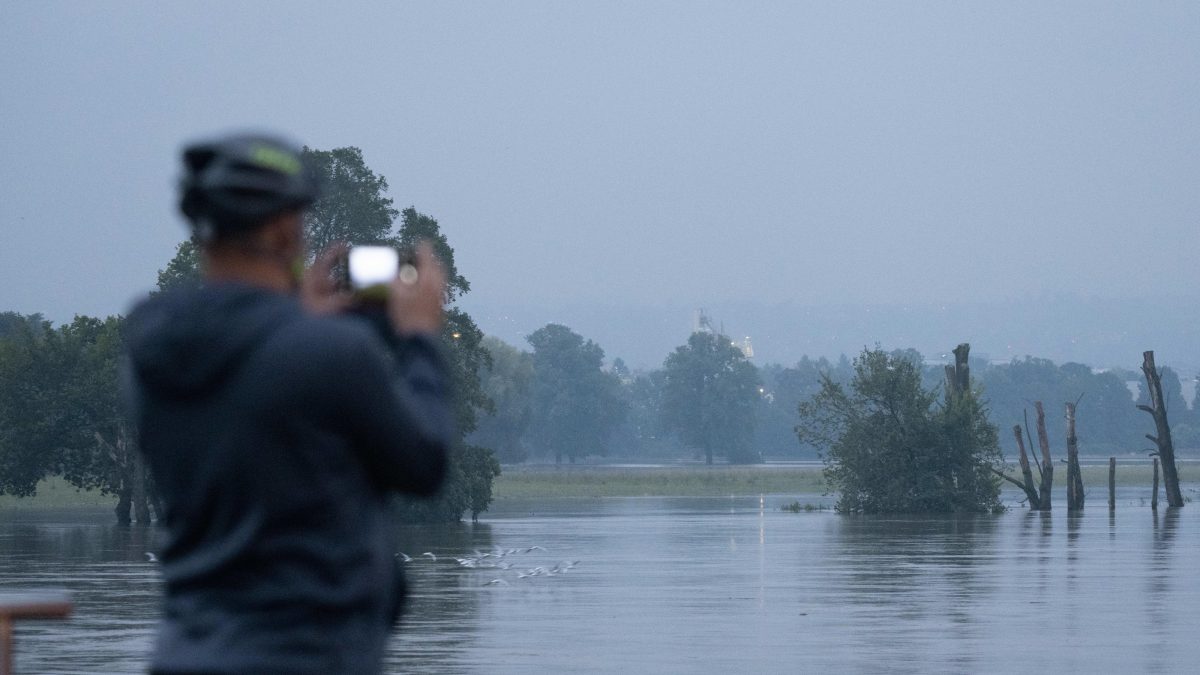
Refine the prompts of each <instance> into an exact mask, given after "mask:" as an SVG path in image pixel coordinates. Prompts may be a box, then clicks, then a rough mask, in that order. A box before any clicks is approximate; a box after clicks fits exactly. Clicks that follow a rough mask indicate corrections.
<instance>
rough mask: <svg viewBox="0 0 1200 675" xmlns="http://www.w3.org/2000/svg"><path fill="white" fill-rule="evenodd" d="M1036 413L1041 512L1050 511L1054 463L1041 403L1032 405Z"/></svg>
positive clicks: (1044, 413) (1037, 402)
mask: <svg viewBox="0 0 1200 675" xmlns="http://www.w3.org/2000/svg"><path fill="white" fill-rule="evenodd" d="M1033 407H1034V409H1035V410H1036V411H1037V432H1038V446H1039V447H1040V448H1041V450H1042V489H1041V497H1042V499H1041V503H1042V510H1043V511H1049V510H1050V490H1051V489H1052V488H1053V487H1054V462H1053V461H1051V460H1050V435H1049V434H1047V433H1046V411H1045V410H1044V409H1043V408H1042V402H1041V401H1035V402H1034V404H1033Z"/></svg>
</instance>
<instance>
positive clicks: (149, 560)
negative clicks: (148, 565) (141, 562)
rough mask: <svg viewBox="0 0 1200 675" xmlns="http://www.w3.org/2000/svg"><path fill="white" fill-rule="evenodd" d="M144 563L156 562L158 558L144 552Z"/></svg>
mask: <svg viewBox="0 0 1200 675" xmlns="http://www.w3.org/2000/svg"><path fill="white" fill-rule="evenodd" d="M146 562H158V556H156V555H154V554H153V553H151V552H149V551H146Z"/></svg>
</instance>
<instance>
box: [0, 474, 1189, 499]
mask: <svg viewBox="0 0 1200 675" xmlns="http://www.w3.org/2000/svg"><path fill="white" fill-rule="evenodd" d="M1013 475H1014V476H1019V474H1018V473H1016V472H1014V473H1013ZM1066 475H1067V471H1066V465H1059V466H1057V467H1055V471H1054V483H1055V485H1054V488H1055V491H1056V493H1057V492H1058V491H1061V490H1065V489H1066V488H1065V487H1064V486H1065V485H1066V483H1065V482H1064V481H1065V480H1066ZM1179 477H1180V481H1181V482H1182V483H1184V484H1188V485H1193V486H1194V485H1196V484H1200V463H1193V462H1187V463H1183V464H1180V465H1179ZM1035 478H1036V474H1035ZM1151 480H1152V478H1151V468H1150V466H1149V465H1148V464H1147V465H1141V464H1139V465H1119V466H1118V467H1117V484H1118V485H1120V486H1122V487H1130V486H1144V487H1146V488H1149V487H1150V484H1151ZM1083 482H1084V485H1085V486H1087V487H1088V489H1089V494H1091V495H1093V496H1094V495H1097V494H1102V491H1103V490H1104V489H1106V486H1107V485H1108V467H1107V466H1084V467H1083ZM1097 490H1099V491H1101V492H1097ZM823 492H825V481H824V478H823V477H822V475H821V470H820V468H818V467H812V466H720V465H718V466H711V467H709V466H671V467H607V466H563V467H554V466H506V467H504V473H502V474H501V475H500V477H499V478H497V479H496V483H495V487H494V494H495V496H496V499H520V498H525V499H528V498H554V497H713V496H718V497H723V496H727V495H758V494H820V493H823ZM115 505H116V498H115V497H113V496H112V495H108V496H105V495H101V494H100V493H99V492H97V491H79V490H76V489H75V488H74V487H72V486H71V485H70V484H69V483H67V482H66V481H64V480H63V479H61V478H57V477H56V478H47V479H45V480H43V481H42V482H41V483H39V484H38V493H37V496H35V497H28V498H18V497H11V496H6V495H3V496H0V511H5V510H13V509H53V508H113V507H114V506H115Z"/></svg>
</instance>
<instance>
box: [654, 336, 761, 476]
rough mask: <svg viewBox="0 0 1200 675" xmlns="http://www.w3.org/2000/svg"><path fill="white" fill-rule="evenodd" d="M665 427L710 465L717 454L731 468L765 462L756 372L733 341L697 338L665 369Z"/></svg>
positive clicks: (669, 359) (670, 358) (680, 349)
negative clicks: (757, 427) (759, 444)
mask: <svg viewBox="0 0 1200 675" xmlns="http://www.w3.org/2000/svg"><path fill="white" fill-rule="evenodd" d="M663 371H664V373H665V382H664V385H665V387H664V390H663V403H662V412H663V426H664V427H666V428H667V429H671V430H672V431H674V432H675V433H677V434H679V438H680V439H681V440H682V441H683V442H684V443H685V444H686V445H688V446H689V447H692V448H694V449H696V450H698V451H700V452H702V453H703V454H704V461H705V463H707V464H712V462H713V456H714V455H715V454H722V455H724V456H725V457H726V458H727V459H728V460H729V461H730V462H732V463H739V464H745V463H752V462H759V461H762V456H761V455H760V454H759V453H758V451H757V450H755V448H754V422H755V419H754V417H755V406H756V405H758V402H759V398H760V397H761V394H762V393H761V392H760V391H759V387H760V380H759V377H758V371H757V369H756V368H755V367H754V366H753V365H752V364H751V363H750V362H749V361H747V360H746V357H745V355H743V354H742V351H741V350H740V349H738V348H737V347H736V346H734V345H733V344H732V343H731V342H730V340H729V338H727V337H725V336H723V335H719V334H716V333H707V332H696V333H692V335H691V337H689V338H688V342H687V344H686V345H682V346H680V347H677V348H676V349H675V351H674V352H672V353H671V354H670V355H669V356H667V359H666V361H665V362H664V363H663Z"/></svg>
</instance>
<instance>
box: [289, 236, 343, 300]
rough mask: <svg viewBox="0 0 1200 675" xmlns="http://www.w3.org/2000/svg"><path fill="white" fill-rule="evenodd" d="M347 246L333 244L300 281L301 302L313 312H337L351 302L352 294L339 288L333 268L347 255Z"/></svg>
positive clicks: (323, 252)
mask: <svg viewBox="0 0 1200 675" xmlns="http://www.w3.org/2000/svg"><path fill="white" fill-rule="evenodd" d="M346 250H347V246H346V245H345V244H343V243H337V244H333V245H332V246H330V247H329V248H327V249H325V250H324V251H322V252H321V255H319V256H317V259H316V261H315V262H313V264H312V266H311V267H309V268H308V269H307V270H305V272H304V278H303V279H302V280H301V281H300V303H301V304H302V305H303V306H304V309H306V310H308V311H309V312H310V313H312V314H335V313H338V312H342V311H344V310H345V309H346V308H347V307H348V306H349V305H350V302H351V297H350V294H349V293H347V292H345V291H344V290H342V289H339V288H338V284H337V281H335V280H334V278H333V268H334V266H336V265H337V263H338V260H340V259H342V257H343V256H345V254H346Z"/></svg>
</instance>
